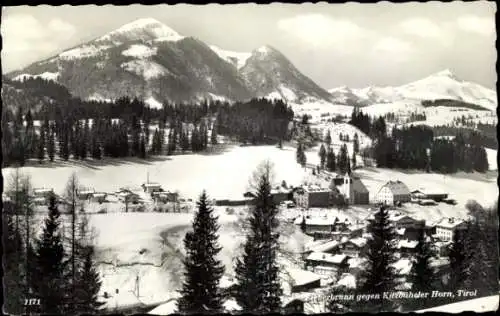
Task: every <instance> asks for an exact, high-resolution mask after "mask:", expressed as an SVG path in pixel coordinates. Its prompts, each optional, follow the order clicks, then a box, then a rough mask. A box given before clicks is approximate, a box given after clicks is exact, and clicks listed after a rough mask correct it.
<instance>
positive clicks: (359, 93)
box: [329, 69, 497, 111]
mask: <svg viewBox="0 0 500 316" xmlns="http://www.w3.org/2000/svg"><path fill="white" fill-rule="evenodd" d="M329 92H330V93H331V95H332V97H333V99H334V100H335V101H336V102H338V103H341V104H350V105H360V106H368V105H373V104H376V103H394V102H399V101H408V102H412V101H422V100H443V99H446V100H457V101H461V102H466V103H471V104H476V105H479V106H481V107H483V108H485V109H488V110H490V111H495V110H496V107H497V96H496V92H495V91H494V90H491V89H488V88H485V87H483V86H481V85H479V84H477V83H473V82H468V81H463V80H461V79H459V78H458V77H457V76H455V75H454V74H453V73H452V72H451V71H450V70H449V69H446V70H443V71H440V72H437V73H434V74H432V75H430V76H428V77H425V78H423V79H420V80H417V81H414V82H411V83H408V84H405V85H402V86H398V87H367V88H363V89H349V88H348V87H340V88H334V89H331V90H329Z"/></svg>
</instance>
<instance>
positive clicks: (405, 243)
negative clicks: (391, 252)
mask: <svg viewBox="0 0 500 316" xmlns="http://www.w3.org/2000/svg"><path fill="white" fill-rule="evenodd" d="M417 245H418V241H416V240H400V241H398V248H410V249H413V248H415V247H417Z"/></svg>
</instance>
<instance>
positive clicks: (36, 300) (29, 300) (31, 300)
mask: <svg viewBox="0 0 500 316" xmlns="http://www.w3.org/2000/svg"><path fill="white" fill-rule="evenodd" d="M24 305H25V306H38V305H40V299H39V298H25V299H24Z"/></svg>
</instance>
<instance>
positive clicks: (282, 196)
mask: <svg viewBox="0 0 500 316" xmlns="http://www.w3.org/2000/svg"><path fill="white" fill-rule="evenodd" d="M291 191H292V190H291V189H289V188H285V187H283V186H281V185H280V186H277V187H274V188H272V189H271V197H272V198H273V202H274V203H275V204H276V205H278V204H281V203H282V202H285V201H288V200H290V197H291Z"/></svg>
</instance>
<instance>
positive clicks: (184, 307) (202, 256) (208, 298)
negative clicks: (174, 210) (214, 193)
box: [177, 192, 224, 314]
mask: <svg viewBox="0 0 500 316" xmlns="http://www.w3.org/2000/svg"><path fill="white" fill-rule="evenodd" d="M208 203H209V202H208V197H207V194H206V193H205V192H203V193H202V194H201V196H200V198H199V200H198V203H197V204H198V211H197V212H196V214H195V218H194V221H193V231H191V232H188V233H187V234H186V236H185V238H184V246H185V248H186V257H185V259H184V269H185V272H184V276H185V279H184V283H183V286H182V290H181V291H180V294H181V298H180V299H179V300H178V301H177V308H178V312H180V313H182V314H193V313H199V314H202V313H221V312H222V311H223V310H222V303H223V297H222V293H221V289H220V287H219V282H220V279H221V277H222V276H223V274H224V265H223V264H222V262H221V261H220V260H218V259H217V255H218V254H219V252H220V251H221V249H222V248H221V247H220V246H219V243H218V239H219V236H218V234H217V231H218V229H219V225H218V223H217V219H218V218H217V216H215V215H214V214H213V212H214V210H213V209H212V208H211V207H210V206H209V204H208Z"/></svg>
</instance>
